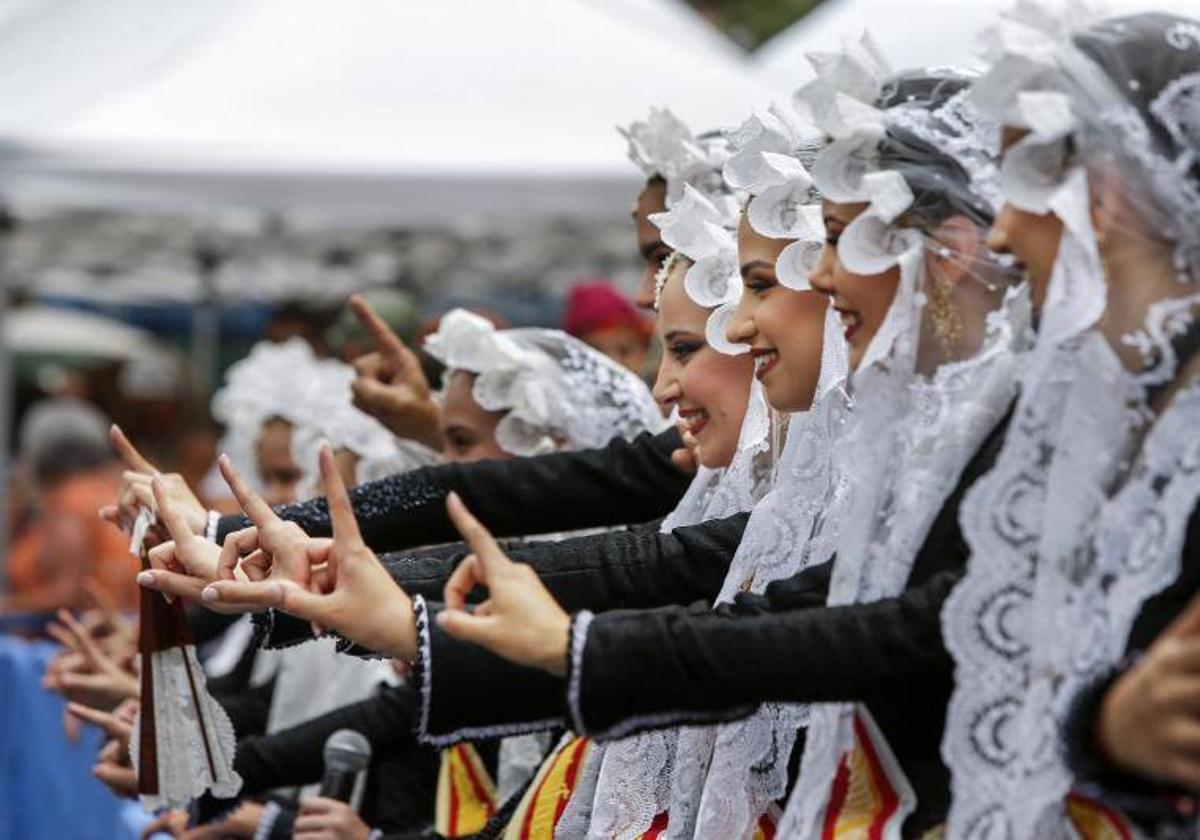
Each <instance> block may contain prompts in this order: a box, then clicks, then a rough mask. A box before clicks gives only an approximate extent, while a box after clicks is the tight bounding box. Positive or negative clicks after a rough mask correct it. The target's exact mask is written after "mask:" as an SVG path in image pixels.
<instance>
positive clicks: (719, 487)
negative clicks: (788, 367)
mask: <svg viewBox="0 0 1200 840" xmlns="http://www.w3.org/2000/svg"><path fill="white" fill-rule="evenodd" d="M772 456H773V453H772V451H771V411H770V407H769V406H768V405H767V401H766V396H765V394H764V393H763V390H762V385H761V384H760V383H758V382H757V381H755V382H753V383H752V385H751V387H750V398H749V403H748V405H747V408H746V416H745V419H744V420H743V421H742V429H741V433H740V436H739V439H738V447H737V452H736V453H735V455H734V457H733V460H732V461H731V462H730V464H729V466H728V467H725V468H724V469H722V470H710V469H706V468H703V467H702V468H701V469H700V470H699V471H698V472H697V474H696V477H695V478H694V479H693V480H692V483H691V485H690V486H689V488H688V490H687V492H686V493H685V494H684V496H683V498H682V499H681V500H680V502H679V504H678V505H677V506H676V508H675V510H673V511H672V512H671V514H670V515H668V516H667V518H666V519H664V520H663V523H662V530H663V531H664V532H666V531H670V530H672V529H674V528H678V527H681V526H684V525H693V524H696V523H699V522H704V521H707V520H710V519H721V518H724V517H727V516H731V515H733V514H735V513H739V512H742V511H747V510H749V509H750V508H751V507H753V506H754V503H755V501H756V500H758V499H759V498H761V497H762V495H763V493H764V492H765V490H766V488H767V487H768V486H769V485H770V481H771V477H772V469H771V468H772V466H773V465H772V463H771V462H772V460H773V458H772ZM678 737H679V730H677V729H660V730H654V731H650V732H644V733H641V734H638V735H633V736H630V737H628V738H622V739H620V740H618V741H614V742H612V743H609V744H606V745H604V748H603V749H602V750H601V749H597V750H594V751H593V752H592V754H591V755H590V756H589V757H588V767H587V768H585V771H584V775H583V777H582V779H581V780H587V779H590V780H591V781H590V784H589V785H583V784H581V785H579V786H577V788H576V791H575V793H574V795H573V796H572V798H571V801H572V807H569V808H568V810H567V811H565V812H564V813H563V816H562V819H561V820H560V821H559V824H558V827H557V829H556V831H555V835H556V836H557V837H562V838H568V837H569V838H577V837H585V836H586V837H592V838H609V837H622V838H626V837H628V838H635V837H638V836H640V835H641V834H643V833H644V832H645V831H646V830H647V829H649V827H650V824H651V823H652V822H653V820H654V818H655V817H656V816H657V815H658V814H660V813H662V812H663V811H665V810H667V807H668V805H669V804H670V796H671V778H672V772H673V769H674V765H675V756H676V743H677V740H678ZM585 799H586V800H588V805H587V806H586V807H585V806H584V805H583V804H582V803H580V804H575V803H576V801H577V800H585ZM672 819H674V817H672Z"/></svg>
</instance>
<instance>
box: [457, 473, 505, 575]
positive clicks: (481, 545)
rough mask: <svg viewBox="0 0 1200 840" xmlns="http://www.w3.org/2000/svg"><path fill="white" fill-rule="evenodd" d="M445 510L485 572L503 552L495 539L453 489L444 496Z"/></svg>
mask: <svg viewBox="0 0 1200 840" xmlns="http://www.w3.org/2000/svg"><path fill="white" fill-rule="evenodd" d="M446 510H447V511H448V512H449V514H450V521H451V522H453V523H454V527H455V528H457V529H458V533H459V534H460V535H461V536H462V538H463V541H464V542H466V544H467V547H468V548H470V549H471V553H472V554H474V555H475V556H476V557H478V558H479V562H480V563H481V564H483V566H484V572H485V574H487V572H488V571H489V568H488V567H490V566H492V565H493V564H495V563H496V561H497V560H498V559H499V558H500V557H503V554H504V553H503V552H502V551H501V550H500V546H499V545H498V544H497V543H496V539H495V538H494V537H493V536H492V535H491V532H489V531H488V529H487V528H485V527H484V525H483V523H482V522H480V521H479V520H478V519H476V518H475V515H474V514H472V513H471V511H469V510H467V506H466V504H464V503H463V500H462V498H461V497H459V495H458V494H457V493H455V492H453V491H451V493H450V494H449V495H448V496H447V497H446Z"/></svg>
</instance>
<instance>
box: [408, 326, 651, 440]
mask: <svg viewBox="0 0 1200 840" xmlns="http://www.w3.org/2000/svg"><path fill="white" fill-rule="evenodd" d="M425 350H426V351H427V352H428V353H429V354H430V355H431V356H433V357H434V358H436V359H437V360H438V361H440V362H441V363H442V364H444V365H445V366H446V367H447V368H448V369H449V370H451V371H457V370H461V371H467V372H469V373H473V374H475V384H474V386H473V387H472V389H471V395H472V396H473V397H474V398H475V401H476V402H477V403H479V405H480V407H481V408H483V409H485V410H487V411H503V412H504V417H503V419H501V420H500V423H499V425H498V426H497V427H496V442H497V443H498V444H499V445H500V447H501V448H502V449H503V450H504V451H505V452H509V453H511V454H513V455H540V454H544V453H547V452H554V451H556V450H559V449H589V448H594V447H600V446H604V445H605V444H606V443H608V442H609V441H610V440H612V439H613V438H614V437H618V436H619V437H623V438H626V439H632V438H633V437H635V436H636V435H638V434H640V433H641V432H645V431H650V432H656V431H658V430H660V429H662V428H663V426H664V425H665V421H664V420H663V418H662V413H661V412H660V411H659V410H658V406H657V404H656V403H655V402H654V397H653V396H652V395H651V394H650V389H649V388H647V387H646V384H645V383H644V382H642V380H641V379H639V378H638V377H637V376H636V375H635V374H633V373H631V372H630V371H628V370H626V369H625V368H623V367H621V366H620V365H619V364H617V363H616V362H614V361H613V360H611V359H609V358H608V357H607V356H604V355H603V354H601V353H599V352H597V351H596V350H593V349H592V348H591V347H588V346H587V345H586V344H584V343H583V342H582V341H579V340H578V339H576V338H573V337H571V336H569V335H567V334H566V333H564V332H561V331H559V330H546V329H537V328H524V329H510V330H497V329H496V328H495V327H494V326H493V325H492V323H491V322H490V321H488V320H486V319H484V318H481V317H480V316H478V315H475V314H473V313H471V312H467V311H466V310H464V309H453V310H451V311H450V312H447V313H446V314H445V315H443V316H442V320H441V324H440V325H439V327H438V331H437V332H436V333H434V334H433V335H431V336H429V337H428V338H426V339H425Z"/></svg>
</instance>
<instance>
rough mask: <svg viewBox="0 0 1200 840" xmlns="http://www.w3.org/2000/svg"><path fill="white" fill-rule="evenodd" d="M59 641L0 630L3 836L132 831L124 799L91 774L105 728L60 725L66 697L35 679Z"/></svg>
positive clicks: (1, 839) (109, 837)
mask: <svg viewBox="0 0 1200 840" xmlns="http://www.w3.org/2000/svg"><path fill="white" fill-rule="evenodd" d="M56 650H57V647H56V646H55V645H53V644H50V643H48V642H29V641H25V640H23V639H18V638H15V637H5V636H0V840H42V838H47V840H49V839H50V838H55V840H57V838H71V840H91V838H95V840H114V839H115V838H120V840H125V838H130V837H136V836H137V834H136V832H135V831H134V830H133V826H132V825H131V824H130V822H129V820H128V819H127V818H126V811H127V808H126V804H125V803H122V802H121V801H120V800H118V799H117V798H116V797H114V796H113V795H112V793H110V792H109V790H108V788H106V787H104V785H102V784H100V783H99V782H98V781H96V780H95V779H94V778H92V771H91V768H92V764H93V763H94V762H95V759H96V753H97V751H98V750H99V749H100V746H101V744H102V742H103V734H102V733H101V732H99V731H98V730H96V729H94V728H93V727H90V726H88V727H84V729H83V733H82V736H81V737H80V739H79V741H78V742H77V743H74V744H72V743H70V741H68V740H67V736H66V734H65V733H64V731H63V725H62V716H63V702H62V700H61V699H60V698H59V697H58V696H57V695H55V694H52V693H50V692H47V691H46V690H45V689H43V688H42V687H41V686H40V685H39V680H40V679H41V675H42V672H43V671H44V670H45V667H46V663H47V662H48V661H49V660H50V659H51V657H53V656H54V654H55V652H56Z"/></svg>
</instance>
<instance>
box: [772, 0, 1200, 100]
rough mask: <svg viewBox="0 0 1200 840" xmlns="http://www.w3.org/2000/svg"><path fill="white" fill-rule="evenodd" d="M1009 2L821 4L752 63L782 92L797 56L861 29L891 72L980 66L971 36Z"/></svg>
mask: <svg viewBox="0 0 1200 840" xmlns="http://www.w3.org/2000/svg"><path fill="white" fill-rule="evenodd" d="M1012 5H1013V2H1012V0H825V2H823V3H822V4H821V5H820V6H818V7H817V8H816V9H815V10H814V11H813V12H812V13H811V14H809V15H807V16H806V17H803V18H801V19H800V20H799V21H797V22H796V23H794V24H792V26H790V27H789V28H788V29H786V30H784V31H783V32H781V33H780V34H778V35H776V36H775V37H774V38H772V39H771V40H770V41H768V42H767V43H765V44H763V45H762V46H761V47H760V48H759V49H758V50H757V52H755V54H754V61H755V63H756V64H757V65H758V66H759V67H760V68H761V69H762V70H763V72H764V73H765V74H766V75H767V76H768V77H769V78H770V79H771V80H772V81H774V82H775V83H776V84H777V85H781V86H784V87H785V88H786V89H788V90H793V89H795V88H796V87H799V86H800V85H801V84H803V83H804V82H806V81H808V80H809V79H811V78H812V76H813V73H812V69H811V68H810V67H809V64H808V61H807V59H806V58H805V55H806V54H808V53H810V52H830V51H834V50H837V49H839V48H840V47H841V45H842V44H843V43H844V42H846V41H849V40H853V39H856V38H858V37H859V36H860V35H861V34H862V32H863V30H865V29H869V30H870V32H871V36H872V37H873V38H874V39H875V41H876V42H877V43H878V44H879V45H880V47H881V48H882V49H883V53H884V55H886V56H887V58H888V60H889V61H890V62H891V65H892V67H893V68H894V69H897V70H900V69H904V68H908V67H929V66H938V65H942V66H944V65H955V66H959V67H966V68H970V67H974V68H979V67H981V61H980V59H979V57H978V56H977V54H976V52H977V48H978V36H979V34H980V33H981V32H982V30H984V29H985V28H986V27H988V26H989V25H991V24H992V23H993V22H995V21H996V19H997V17H998V16H999V14H1000V12H1001V11H1003V10H1005V9H1008V8H1011V7H1012ZM1093 7H1094V8H1096V9H1098V10H1099V11H1101V12H1102V13H1112V14H1120V13H1127V12H1138V11H1147V10H1158V11H1169V12H1171V13H1173V14H1179V15H1189V16H1191V17H1200V0H1109V2H1106V3H1102V4H1095V5H1094V6H1093Z"/></svg>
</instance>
